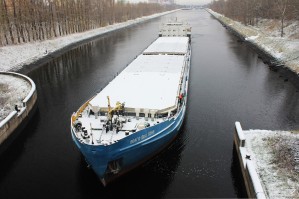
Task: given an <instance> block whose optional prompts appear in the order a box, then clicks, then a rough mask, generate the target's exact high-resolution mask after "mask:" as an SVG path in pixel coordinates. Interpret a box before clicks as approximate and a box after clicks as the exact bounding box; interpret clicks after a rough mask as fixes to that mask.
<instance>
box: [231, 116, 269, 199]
mask: <svg viewBox="0 0 299 199" xmlns="http://www.w3.org/2000/svg"><path fill="white" fill-rule="evenodd" d="M245 143H246V137H245V135H244V133H243V129H242V127H241V124H240V123H239V122H236V123H235V133H234V144H235V148H236V151H237V154H238V159H239V163H240V167H241V171H242V176H243V179H244V183H245V187H246V191H247V195H248V198H257V199H264V198H267V197H266V194H265V192H264V189H263V187H262V184H261V180H260V178H259V176H258V174H257V172H256V168H255V166H254V163H253V161H252V160H251V154H249V153H248V151H247V150H246V148H245Z"/></svg>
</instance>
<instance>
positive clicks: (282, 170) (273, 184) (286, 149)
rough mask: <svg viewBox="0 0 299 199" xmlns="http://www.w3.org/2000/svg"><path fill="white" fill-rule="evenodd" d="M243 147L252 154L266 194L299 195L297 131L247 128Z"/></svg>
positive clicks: (280, 196)
mask: <svg viewBox="0 0 299 199" xmlns="http://www.w3.org/2000/svg"><path fill="white" fill-rule="evenodd" d="M243 132H244V134H245V136H246V146H245V147H246V149H247V150H248V152H249V153H250V154H251V155H252V160H253V162H254V164H255V167H256V170H257V173H258V175H259V177H260V179H261V182H262V186H263V187H264V190H265V192H266V193H267V195H268V197H269V198H298V197H299V133H298V132H289V131H267V130H248V131H243Z"/></svg>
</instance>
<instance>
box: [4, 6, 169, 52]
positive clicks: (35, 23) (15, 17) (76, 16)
mask: <svg viewBox="0 0 299 199" xmlns="http://www.w3.org/2000/svg"><path fill="white" fill-rule="evenodd" d="M0 1H1V2H0V46H6V45H12V44H20V43H26V42H32V41H39V40H46V39H51V38H54V37H59V36H63V35H68V34H72V33H77V32H83V31H87V30H90V29H95V28H99V27H103V26H106V25H110V24H114V23H119V22H124V21H127V20H130V19H135V18H138V17H142V16H147V15H151V14H154V13H159V12H163V11H168V10H172V9H174V7H173V6H171V5H168V6H162V5H160V4H153V3H152V4H147V3H138V4H130V3H124V2H122V1H117V2H116V0H0Z"/></svg>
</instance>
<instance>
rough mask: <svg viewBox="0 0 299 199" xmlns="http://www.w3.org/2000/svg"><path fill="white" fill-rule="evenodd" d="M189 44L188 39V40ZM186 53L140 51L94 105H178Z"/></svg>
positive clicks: (130, 106) (163, 106)
mask: <svg viewBox="0 0 299 199" xmlns="http://www.w3.org/2000/svg"><path fill="white" fill-rule="evenodd" d="M186 45H188V40H186ZM184 58H185V56H182V55H140V56H138V57H137V58H136V59H135V60H134V61H133V62H132V63H131V64H130V65H129V66H128V67H127V68H126V69H125V70H124V71H123V72H121V73H120V74H119V75H118V76H117V77H116V78H115V79H114V80H113V81H111V82H110V83H109V84H108V85H107V86H106V87H105V88H104V89H103V90H102V91H101V92H100V93H99V94H98V95H97V96H96V97H95V98H94V99H92V100H91V101H90V105H91V106H97V107H107V106H108V102H107V96H109V97H110V101H111V106H112V107H114V106H115V104H116V102H117V101H119V102H121V103H123V102H125V107H127V108H147V109H155V110H161V109H165V108H169V107H172V106H175V104H176V100H177V95H178V91H179V83H180V78H181V73H182V70H183V66H184Z"/></svg>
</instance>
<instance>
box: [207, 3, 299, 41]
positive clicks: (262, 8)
mask: <svg viewBox="0 0 299 199" xmlns="http://www.w3.org/2000/svg"><path fill="white" fill-rule="evenodd" d="M210 8H211V9H212V10H214V11H215V12H218V13H221V14H223V15H225V16H226V17H229V18H231V19H233V20H237V21H240V22H242V23H243V24H245V25H256V24H257V23H258V20H259V19H260V18H264V19H278V20H280V22H281V37H283V35H284V32H283V31H284V26H285V20H299V0H214V1H212V3H211V4H210Z"/></svg>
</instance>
